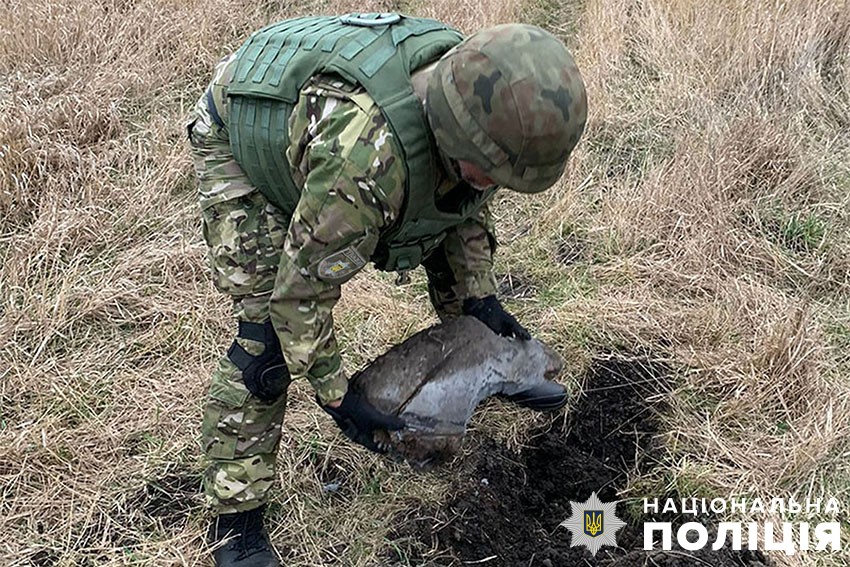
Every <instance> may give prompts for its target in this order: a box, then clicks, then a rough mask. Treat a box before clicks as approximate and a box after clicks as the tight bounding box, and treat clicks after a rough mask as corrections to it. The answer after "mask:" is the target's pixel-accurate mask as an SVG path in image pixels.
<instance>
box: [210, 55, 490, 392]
mask: <svg viewBox="0 0 850 567" xmlns="http://www.w3.org/2000/svg"><path fill="white" fill-rule="evenodd" d="M226 73H227V71H226V70H225V74H226ZM414 86H415V87H416V89H417V93H418V92H420V91H421V90H422V87H423V86H424V85H423V84H422V81H421V76H420V77H416V76H414ZM423 96H424V95H423ZM213 98H214V100H215V103H216V106H217V107H218V108H219V109H221V110H220V111H219V112H220V114H221V115H222V116H221V117H222V119H223V120H224V122H227V114H226V103H225V98H226V93H225V92H224V90H223V89H219V90H216V89H214V91H213ZM289 138H290V140H291V144H290V147H288V148H286V150H285V151H286V156H287V158H288V160H289V163H290V164H292V168H293V169H292V176H293V179H294V180H295V182H296V184H297V185H298V186H299V187H300V189H301V197H300V201H299V202H298V205H297V207H296V209H295V211H294V213H293V216H292V221H291V223H290V226H289V232H288V234H287V238H286V240H285V243H284V249H283V251H282V254H281V260H280V264H279V267H278V273H277V277H276V280H275V285H274V291H273V293H272V296H271V299H270V313H271V318H272V322H273V324H274V326H275V329H276V330H277V333H278V337H279V338H280V342H281V347H282V350H283V354H284V358H285V359H286V363H287V365H288V367H289V370H290V373H291V374H292V376H293V378H299V377H302V376H306V377H307V378H308V380H309V381H310V383H311V384H312V385H313V387H314V388H315V389H316V392H317V393H318V395H319V398H320V399H321V401H322V402H329V401H332V400H335V399H339V398H340V397H342V396H343V395H344V394H345V392H346V390H347V373H346V372H345V371H344V369H343V366H342V363H341V358H340V353H339V348H338V346H337V341H336V338H335V335H334V327H333V315H332V311H333V307H334V305H335V304H336V302H337V300H338V299H339V297H340V286H341V284H342V283H344V282H345V281H347V280H348V279H350V278H351V277H353V276H354V274H355V273H356V272H357V271H359V269H361V268H362V267H363V265H364V264H365V263H366V262H365V260H366V259H369V258H370V257H371V255H372V253H373V252H374V250H375V247H376V245H377V243H378V241H379V240H380V238H381V234H382V233H383V232H384V231H386V230H387V229H388V228H390V227H391V226H392V225H393V223H394V222H395V221H396V220H397V219H398V218H399V216H400V213H401V208H402V205H403V203H404V181H405V180H404V175H405V172H404V166H403V163H402V161H401V160H402V159H403V158H402V154H401V152H400V150H399V148H398V147H397V145H396V144H395V142H394V140H393V136H392V133H391V132H390V130H389V127H388V126H387V124H386V122H385V120H384V117H383V115H382V114H381V112H380V109H379V108H378V107H377V105H376V104H375V102H374V101H373V100H372V98H371V97H370V96H369V95H368V94H367V93H366V92H365V90H363V89H361V88H358V87H355V86H353V85H351V84H348V83H346V82H344V81H342V80H340V79H339V78H338V77H335V76H319V77H314V79H313V80H312V81H311V82H309V83H308V85H307V86H306V87H305V88H304V89H303V90H302V91H301V96H300V98H299V101H298V103H297V105H296V106H295V108H294V110H293V113H292V117H291V119H290V124H289ZM440 169H441V170H440V172H439V176H438V179H439V183H438V186H437V187H435V191H436V193H437V196H438V204H440V200H441V199H446V202H451V200H452V198H453V195H452V193H453V192H454V191H456V190H457V189H454V188H455V186H456V184H457V182H458V178H457V176H456V174H455V173H454V172H453V171H452V169H451V168H450V167H446V166H444V167H441V168H440ZM453 189H454V190H453ZM495 245H496V241H495V236H494V231H493V226H492V222H491V217H490V215H489V212H488V210H487V207H486V205H485V206H484V207H482V209H481V212H480V214H479V215H478V217H477V218H475V219H473V220H472V221H470V222H467V223H466V224H463V225H460V226H459V227H456V228H455V229H453V230H452V231H451V232H450V233H448V234H447V235H446V238H445V239H444V240H443V241H442V244H441V245H440V246H439V247H438V248H437V249H436V250H435V251H434V252H433V253H432V254H431V255H430V256H429V257H428V258H427V259H426V261H425V262H424V263H423V265H424V267H425V269H426V274H427V276H428V281H429V295H430V298H431V302H432V303H433V305H434V307H435V309H436V310H437V313H438V314H439V315H440V317H441V318H446V317H451V316H456V315H459V314H460V312H461V304H462V302H463V300H464V299H465V298H468V297H483V296H486V295H491V294H494V293H495V292H496V286H495V280H494V278H493V274H492V267H493V252H494V250H495ZM352 249H354V250H356V252H357V255H358V256H359V257H360V259H361V260H363V261H355V262H354V263H353V269H349V270H347V271H346V273H345V274H344V277H327V276H328V275H329V274H328V272H327V267H328V265H329V262H328V260H333V259H334V258H338V257H339V255H340V254H349V255H350V253H349V252H348V251H350V250H352ZM330 264H331V265H333V262H332V261H331V262H330ZM349 264H351V263H349Z"/></svg>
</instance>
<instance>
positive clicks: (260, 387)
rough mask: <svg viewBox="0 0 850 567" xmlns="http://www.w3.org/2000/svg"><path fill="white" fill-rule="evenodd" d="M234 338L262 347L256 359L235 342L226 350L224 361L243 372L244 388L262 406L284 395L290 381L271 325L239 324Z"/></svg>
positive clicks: (268, 323)
mask: <svg viewBox="0 0 850 567" xmlns="http://www.w3.org/2000/svg"><path fill="white" fill-rule="evenodd" d="M237 336H239V337H241V338H243V339H249V340H252V341H257V342H261V343H263V347H264V349H263V353H262V354H260V355H259V356H254V355H253V354H251V353H249V352H248V351H247V350H245V349H244V348H243V347H242V345H240V344H239V343H238V342H236V341H233V344H232V345H230V348H229V349H228V350H227V357H228V358H229V359H230V360H231V361H232V362H233V364H235V365H236V367H237V368H238V369H239V370H241V371H242V381H243V382H244V383H245V387H246V388H248V391H249V392H251V393H252V394H253V395H254V396H256V397H257V398H259V399H261V400H262V401H264V402H268V403H271V402H274V401H276V400H278V399H279V398H280V397H281V396H282V395H283V394H284V393H285V392H286V388H287V387H288V386H289V382H290V381H291V379H290V376H289V369H288V368H287V367H286V361H285V360H284V359H283V352H282V351H281V349H280V341H279V340H278V338H277V333H275V330H274V327H273V326H272V322H271V321H270V320H269V321H266V322H265V323H251V322H250V321H239V332H238V333H237Z"/></svg>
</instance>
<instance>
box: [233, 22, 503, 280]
mask: <svg viewBox="0 0 850 567" xmlns="http://www.w3.org/2000/svg"><path fill="white" fill-rule="evenodd" d="M462 39H463V36H462V35H461V34H460V33H459V32H457V31H455V30H453V29H452V28H450V27H448V26H446V25H445V24H443V23H440V22H437V21H435V20H429V19H422V18H410V17H407V16H401V15H398V14H391V13H390V14H348V15H346V16H342V17H335V16H321V17H306V18H296V19H292V20H285V21H282V22H278V23H276V24H272V25H270V26H268V27H265V28H263V29H261V30H259V31H257V32H255V33H254V34H253V35H252V36H251V37H250V38H249V39H248V41H246V42H245V44H244V45H242V47H241V48H240V49H239V51H238V53H237V55H236V59H237V61H236V69H235V72H234V74H233V79H232V80H231V82H230V85H229V86H228V90H227V94H228V104H229V105H230V106H229V111H230V120H229V125H228V129H229V131H230V144H231V148H232V150H233V155H234V157H235V158H236V160H237V161H238V162H239V164H240V165H241V166H242V168H243V169H244V170H245V173H246V175H247V176H248V178H249V179H250V180H251V182H252V183H253V184H254V185H255V186H256V187H257V188H258V189H259V190H260V191H261V192H262V193H263V194H264V195H265V196H266V198H268V199H269V201H270V202H271V203H273V204H274V205H276V206H277V207H279V208H280V209H281V210H283V211H286V212H288V213H292V212H293V211H294V210H295V207H296V204H297V203H298V200H299V197H300V190H299V189H298V187H297V186H296V185H295V182H294V181H293V180H292V176H291V174H290V166H289V163H288V162H287V159H286V154H285V152H286V148H287V147H289V131H288V130H289V128H288V124H289V117H290V115H291V114H292V109H293V107H294V106H295V103H296V102H297V101H298V96H299V92H300V91H301V89H302V87H303V86H304V85H305V84H306V83H307V81H308V80H309V79H310V77H312V76H314V75H316V74H320V73H336V74H338V75H340V76H341V77H343V78H344V79H345V80H347V81H350V82H352V83H356V84H359V85H361V86H362V87H363V88H364V89H365V90H366V92H368V93H369V95H370V96H371V97H372V98H373V99H374V100H375V102H376V103H377V105H378V107H379V108H380V109H381V112H382V113H383V115H384V117H385V118H386V120H387V123H388V124H389V127H390V129H391V131H392V133H393V136H394V137H395V139H396V141H397V142H398V144H399V146H400V148H401V151H402V152H403V154H404V163H405V169H406V186H405V202H404V206H403V209H402V214H401V215H400V220H399V221H398V222H396V224H395V225H394V226H393V227H391V228H390V229H388V230H387V231H386V232H385V233H384V234H382V235H381V239H380V241H379V243H378V247H377V249H376V251H375V254H374V255H373V258H372V260H373V261H374V262H375V265H376V267H377V268H379V269H382V270H399V271H404V270H410V269H412V268H415V267H416V266H417V265H419V264H420V263H421V262H422V260H423V259H424V258H425V256H427V255H428V253H429V252H430V251H431V250H433V249H434V248H435V247H436V246H437V245H438V244H439V243H440V242H441V240H442V238H443V234H444V233H445V231H446V230H448V229H450V228H451V227H453V226H456V225H458V224H460V223H462V222H464V221H465V220H467V219H469V218H471V217H472V216H474V215H475V214H476V213H477V212H478V209H479V208H480V207H481V205H482V203H483V202H484V201H485V200H486V198H487V197H488V196H489V192H488V194H481V193H479V192H477V191H471V192H470V194H472V195H473V196H472V198H471V199H469V200H467V202H464V203H462V204H460V205H459V207H458V208H459V210H457V211H454V212H452V213H446V212H443V211H440V210H438V209H437V207H436V204H435V201H434V198H435V190H436V175H435V170H436V168H437V167H438V163H439V161H438V156H437V153H436V147H435V145H434V141H433V137H432V135H431V132H430V130H429V128H428V125H427V120H426V117H425V112H424V110H423V108H422V103H421V102H420V100H419V99H418V98H417V97H416V95H415V94H414V92H413V87H412V85H411V83H410V75H411V72H412V71H413V70H415V69H417V68H419V67H421V66H422V65H425V64H428V63H430V62H432V61H434V60H436V59H438V58H439V57H440V56H441V55H442V54H443V53H445V52H446V51H448V50H449V49H451V48H452V47H453V46H455V45H457V44H458V43H460V41H461V40H462Z"/></svg>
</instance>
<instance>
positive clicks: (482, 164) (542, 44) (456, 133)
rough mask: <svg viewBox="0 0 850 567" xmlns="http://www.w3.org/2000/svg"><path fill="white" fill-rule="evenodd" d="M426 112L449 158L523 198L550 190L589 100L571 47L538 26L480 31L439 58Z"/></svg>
mask: <svg viewBox="0 0 850 567" xmlns="http://www.w3.org/2000/svg"><path fill="white" fill-rule="evenodd" d="M426 113H427V115H428V121H429V123H430V125H431V130H432V131H433V132H434V137H435V139H436V142H437V146H438V147H439V148H440V150H441V151H442V152H443V153H445V155H446V156H448V157H449V158H452V159H455V160H465V161H469V162H472V163H473V164H475V165H476V166H478V167H479V168H480V169H481V170H482V171H484V172H485V173H486V174H487V175H488V176H489V177H490V178H492V179H493V180H494V181H495V182H496V183H498V184H499V185H502V186H505V187H509V188H511V189H514V190H516V191H522V192H524V193H536V192H538V191H543V190H545V189H548V188H549V187H551V186H552V185H553V184H554V183H555V182H556V181H557V180H558V178H559V177H560V176H561V174H563V172H564V168H565V167H566V163H567V158H568V157H569V155H570V152H572V150H573V148H574V147H575V145H576V144H577V143H578V140H579V138H580V137H581V134H582V131H584V124H585V120H586V116H587V95H586V94H585V89H584V82H583V81H582V78H581V74H579V70H578V67H576V64H575V61H573V58H572V56H571V55H570V53H569V52H568V51H567V48H566V47H565V46H564V44H563V43H561V41H560V40H558V39H557V38H556V37H555V36H553V35H552V34H550V33H549V32H547V31H545V30H542V29H540V28H538V27H536V26H531V25H526V24H503V25H500V26H495V27H492V28H487V29H484V30H481V31H479V32H477V33H475V34H473V35H472V36H470V37H468V38H467V39H465V40H464V41H463V42H461V43H460V44H458V45H457V46H455V47H454V48H452V49H451V50H450V51H448V52H447V53H446V54H445V55H443V57H442V58H441V59H440V61H439V63H438V64H437V66H436V68H435V69H434V72H433V74H432V75H431V77H430V78H429V80H428V92H427V96H426Z"/></svg>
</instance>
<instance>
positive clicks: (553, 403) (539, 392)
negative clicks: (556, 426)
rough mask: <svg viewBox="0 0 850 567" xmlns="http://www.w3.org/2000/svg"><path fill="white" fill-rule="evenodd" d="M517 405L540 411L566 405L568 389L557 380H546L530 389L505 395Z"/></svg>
mask: <svg viewBox="0 0 850 567" xmlns="http://www.w3.org/2000/svg"><path fill="white" fill-rule="evenodd" d="M505 397H506V398H507V399H509V400H510V401H512V402H514V403H515V404H517V405H520V406H523V407H527V408H531V409H534V410H539V411H551V410H556V409H560V408H562V407H564V405H566V403H567V401H569V397H568V396H567V390H566V389H565V388H564V387H563V386H562V385H560V384H558V383H557V382H551V381H546V382H544V383H542V384H538V385H537V386H534V387H533V388H531V389H530V390H525V391H524V392H519V393H517V394H514V395H512V396H505Z"/></svg>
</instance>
